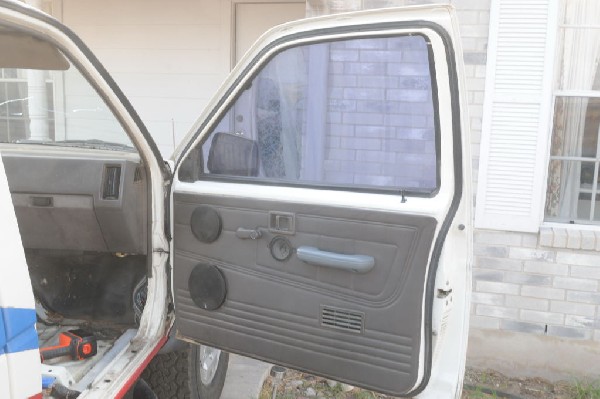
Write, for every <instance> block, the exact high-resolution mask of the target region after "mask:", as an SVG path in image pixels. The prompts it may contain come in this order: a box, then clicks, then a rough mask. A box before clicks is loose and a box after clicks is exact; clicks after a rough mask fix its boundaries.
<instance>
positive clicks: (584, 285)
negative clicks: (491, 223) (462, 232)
mask: <svg viewBox="0 0 600 399" xmlns="http://www.w3.org/2000/svg"><path fill="white" fill-rule="evenodd" d="M559 230H560V229H559ZM550 234H551V233H550ZM547 235H548V232H547V231H544V229H543V230H542V234H537V233H536V234H525V233H507V232H491V231H477V232H476V233H475V268H474V287H473V288H474V293H473V306H472V317H471V327H472V328H484V329H500V330H509V331H517V332H524V333H532V334H542V335H549V336H557V337H565V338H574V339H580V340H591V339H594V340H597V341H600V321H599V319H600V291H599V287H600V285H599V282H600V266H599V265H600V254H599V253H598V252H596V251H590V250H581V249H569V248H566V241H565V245H564V246H563V245H562V241H561V238H560V237H562V234H560V233H559V234H557V235H556V238H557V240H556V241H554V242H553V241H549V242H548V241H547V242H543V240H544V239H546V240H548V239H547V238H544V236H546V237H547ZM551 235H552V234H551ZM594 241H596V238H595V237H594ZM541 244H545V245H541ZM595 244H596V242H594V245H595ZM555 245H556V246H558V247H556V246H555ZM594 248H595V246H594Z"/></svg>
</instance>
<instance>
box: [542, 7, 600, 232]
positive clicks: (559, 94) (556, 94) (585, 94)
mask: <svg viewBox="0 0 600 399" xmlns="http://www.w3.org/2000/svg"><path fill="white" fill-rule="evenodd" d="M565 1H566V0H565ZM562 6H564V7H566V6H567V5H566V4H562ZM560 17H561V18H564V8H563V13H562V14H561V15H560ZM564 29H585V30H589V29H595V30H600V24H581V25H578V24H572V23H562V22H559V23H558V24H557V25H556V32H557V37H558V38H559V39H558V40H557V42H556V49H557V50H560V51H556V58H555V61H554V63H555V72H556V76H554V79H553V89H552V101H551V108H550V110H551V111H550V123H549V126H550V129H551V131H550V135H549V139H550V140H549V144H548V149H549V150H548V161H547V164H546V168H547V169H546V170H547V175H546V182H545V190H546V195H545V196H544V199H543V201H544V202H543V204H544V206H543V221H542V226H545V227H557V226H561V225H562V226H565V225H567V226H568V225H578V226H596V227H598V228H600V220H594V213H595V210H596V209H595V208H596V202H599V203H600V201H598V200H596V201H595V200H594V198H597V196H600V182H599V181H598V180H599V179H600V128H599V129H598V131H597V133H596V135H597V136H596V139H597V151H596V156H595V157H584V156H570V155H552V149H551V146H552V140H553V136H554V133H555V126H554V123H555V115H556V104H557V100H558V99H559V98H562V99H567V100H568V99H576V98H586V99H593V98H596V99H600V89H598V90H593V89H592V90H584V89H560V88H558V87H557V86H558V82H559V79H558V78H559V76H558V74H559V73H560V68H558V66H559V65H560V59H561V58H562V57H563V56H564V52H563V51H562V50H563V48H564V46H565V43H563V42H562V41H561V39H560V37H561V35H560V34H561V33H562V32H563V30H564ZM599 72H600V65H599V66H598V67H597V71H596V74H598V73H599ZM552 161H560V162H579V170H580V172H581V164H582V163H584V162H585V163H593V164H594V175H593V181H592V188H591V189H586V188H582V187H581V184H577V186H576V188H575V192H573V193H570V194H569V195H570V196H572V197H573V198H574V199H575V200H576V201H578V200H579V196H580V194H582V193H586V194H590V195H591V197H590V211H589V219H578V218H577V217H575V218H571V219H569V220H567V219H564V218H560V217H552V216H548V215H547V214H546V208H547V202H548V192H549V188H550V184H549V183H550V182H549V179H550V166H551V163H552ZM563 198H564V197H563Z"/></svg>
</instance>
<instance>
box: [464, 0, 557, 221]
mask: <svg viewBox="0 0 600 399" xmlns="http://www.w3.org/2000/svg"><path fill="white" fill-rule="evenodd" d="M557 3H558V2H557V1H556V0H492V4H491V12H490V35H489V43H488V59H487V71H486V86H485V99H484V107H483V121H482V137H481V149H480V162H479V178H478V189H477V200H476V210H475V227H477V228H484V229H496V230H511V231H524V232H535V231H538V229H539V226H540V223H541V222H542V219H543V210H544V195H545V190H546V187H545V186H546V173H547V169H548V148H549V140H550V131H551V123H550V122H551V121H550V115H551V109H550V108H551V104H552V87H553V75H552V71H553V65H554V54H555V37H556V29H557V21H556V19H557Z"/></svg>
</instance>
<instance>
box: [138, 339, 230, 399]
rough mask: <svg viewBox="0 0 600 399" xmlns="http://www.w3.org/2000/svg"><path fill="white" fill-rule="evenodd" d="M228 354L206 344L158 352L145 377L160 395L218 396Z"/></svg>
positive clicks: (178, 398)
mask: <svg viewBox="0 0 600 399" xmlns="http://www.w3.org/2000/svg"><path fill="white" fill-rule="evenodd" d="M228 363H229V353H227V352H224V351H220V350H218V349H214V348H210V347H207V346H204V345H187V346H186V347H185V348H184V349H182V350H178V351H174V352H170V353H165V354H161V355H156V356H155V357H154V359H152V361H151V362H150V364H149V365H148V367H146V370H144V372H143V373H142V378H143V379H144V380H145V381H146V382H147V383H148V384H149V385H150V387H151V388H152V389H153V390H154V392H155V393H156V396H157V397H159V398H161V399H162V398H165V399H219V397H220V396H221V391H222V390H223V384H224V383H225V376H226V374H227V365H228Z"/></svg>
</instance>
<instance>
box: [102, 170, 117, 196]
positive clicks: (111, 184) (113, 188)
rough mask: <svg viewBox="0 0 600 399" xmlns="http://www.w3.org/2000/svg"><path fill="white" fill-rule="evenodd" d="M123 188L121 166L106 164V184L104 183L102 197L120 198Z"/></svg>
mask: <svg viewBox="0 0 600 399" xmlns="http://www.w3.org/2000/svg"><path fill="white" fill-rule="evenodd" d="M120 188H121V167H120V166H106V168H105V169H104V184H103V185H102V199H105V200H116V199H119V190H120Z"/></svg>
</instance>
